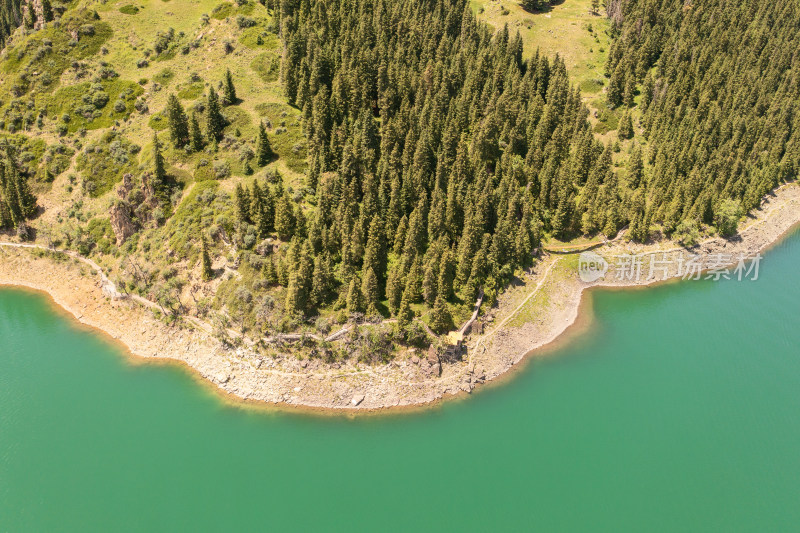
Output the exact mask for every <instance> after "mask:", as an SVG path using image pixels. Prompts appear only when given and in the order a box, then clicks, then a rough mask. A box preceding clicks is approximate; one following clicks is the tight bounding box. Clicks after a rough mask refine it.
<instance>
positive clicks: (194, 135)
mask: <svg viewBox="0 0 800 533" xmlns="http://www.w3.org/2000/svg"><path fill="white" fill-rule="evenodd" d="M189 144H190V145H191V148H192V151H193V152H199V151H200V150H202V149H203V146H205V144H206V142H205V140H204V139H203V132H202V131H200V124H199V123H198V122H197V114H196V113H194V112H192V118H191V120H190V121H189Z"/></svg>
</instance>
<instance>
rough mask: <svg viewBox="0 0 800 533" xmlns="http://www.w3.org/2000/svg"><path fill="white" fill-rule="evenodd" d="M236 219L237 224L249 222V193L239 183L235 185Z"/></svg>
mask: <svg viewBox="0 0 800 533" xmlns="http://www.w3.org/2000/svg"><path fill="white" fill-rule="evenodd" d="M236 219H237V221H238V222H239V224H244V223H247V222H251V219H250V194H249V193H248V191H247V190H246V189H245V188H244V187H242V184H241V183H238V184H237V185H236Z"/></svg>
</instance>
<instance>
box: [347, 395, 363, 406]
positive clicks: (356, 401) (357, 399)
mask: <svg viewBox="0 0 800 533" xmlns="http://www.w3.org/2000/svg"><path fill="white" fill-rule="evenodd" d="M363 401H364V395H363V394H356V395H355V396H353V399H352V400H350V403H351V404H353V407H355V406H357V405H358V404H360V403H361V402H363Z"/></svg>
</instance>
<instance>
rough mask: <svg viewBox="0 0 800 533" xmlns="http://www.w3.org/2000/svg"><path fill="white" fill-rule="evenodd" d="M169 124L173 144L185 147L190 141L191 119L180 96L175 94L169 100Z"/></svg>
mask: <svg viewBox="0 0 800 533" xmlns="http://www.w3.org/2000/svg"><path fill="white" fill-rule="evenodd" d="M167 124H168V127H169V137H170V140H171V141H172V144H173V146H175V147H176V148H183V147H184V146H186V143H188V142H189V120H188V119H187V117H186V113H185V112H184V111H183V106H182V105H181V103H180V101H179V100H178V97H177V96H175V95H174V94H171V95H170V96H169V99H168V100H167Z"/></svg>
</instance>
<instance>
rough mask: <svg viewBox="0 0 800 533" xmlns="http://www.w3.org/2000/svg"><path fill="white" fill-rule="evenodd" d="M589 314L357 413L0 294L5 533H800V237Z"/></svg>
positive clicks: (0, 498)
mask: <svg viewBox="0 0 800 533" xmlns="http://www.w3.org/2000/svg"><path fill="white" fill-rule="evenodd" d="M591 308H592V315H593V317H594V318H593V320H592V322H591V325H590V326H589V327H588V328H587V329H586V330H585V331H582V332H581V333H579V334H577V335H575V336H574V338H573V339H571V340H570V341H569V342H565V343H563V344H562V345H561V346H560V347H559V348H558V349H557V350H551V351H550V352H548V354H547V355H546V356H545V357H539V358H534V359H531V360H530V361H529V363H528V364H527V365H526V366H525V368H524V369H523V370H521V371H518V372H517V374H516V376H515V377H514V378H513V379H511V380H508V381H506V382H505V383H502V384H500V385H497V386H491V387H486V388H484V389H482V390H480V391H478V392H477V393H475V394H473V395H472V396H471V397H469V398H466V399H465V400H463V401H456V402H450V403H445V404H443V405H442V406H440V407H437V408H435V409H431V410H427V411H422V412H416V413H412V414H405V415H398V416H386V417H367V418H355V419H350V418H346V417H335V418H320V417H315V416H308V415H303V414H300V413H277V412H264V411H253V410H244V409H239V408H236V407H232V406H229V405H225V404H223V403H222V402H221V401H220V400H219V399H218V398H217V397H216V396H215V395H214V394H213V393H211V392H210V391H209V390H208V389H206V388H205V387H202V386H199V385H198V383H197V382H196V381H195V380H194V379H193V378H191V377H190V376H189V375H187V373H185V372H184V371H182V370H180V369H178V368H175V367H169V366H166V367H165V366H152V365H132V364H130V362H128V361H127V360H126V358H125V356H124V354H122V352H120V351H119V349H118V347H116V346H114V345H111V344H109V343H108V342H107V341H105V340H103V339H102V338H99V337H97V336H95V335H93V334H91V333H90V332H87V331H86V330H84V329H80V328H78V327H76V325H75V323H74V322H72V321H71V320H69V319H67V318H65V317H64V316H63V314H61V313H57V312H54V310H53V309H52V308H51V307H50V304H49V303H48V300H47V299H46V298H45V297H44V296H40V295H36V294H31V293H28V292H22V291H17V290H8V289H4V290H0V531H3V532H5V531H9V532H28V531H31V532H42V531H295V530H300V531H319V530H335V531H348V532H352V531H409V530H416V531H419V530H425V531H431V530H433V531H436V530H448V531H449V530H457V531H489V530H537V531H615V532H618V531H682V532H683V531H726V532H728V531H792V530H794V531H796V530H797V529H798V527H800V416H799V415H800V234H797V233H796V234H794V235H793V236H792V237H790V238H788V239H786V240H785V241H783V242H782V243H781V244H779V245H778V246H776V247H775V248H773V249H772V250H770V251H769V252H767V253H766V254H765V257H764V260H763V261H762V263H761V272H760V279H759V280H758V281H755V282H744V281H743V282H738V281H722V282H711V281H708V282H705V281H701V282H696V281H689V282H682V283H674V284H668V285H663V286H660V287H655V288H651V289H648V290H642V291H628V292H595V293H594V294H593V297H592V305H591Z"/></svg>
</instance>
